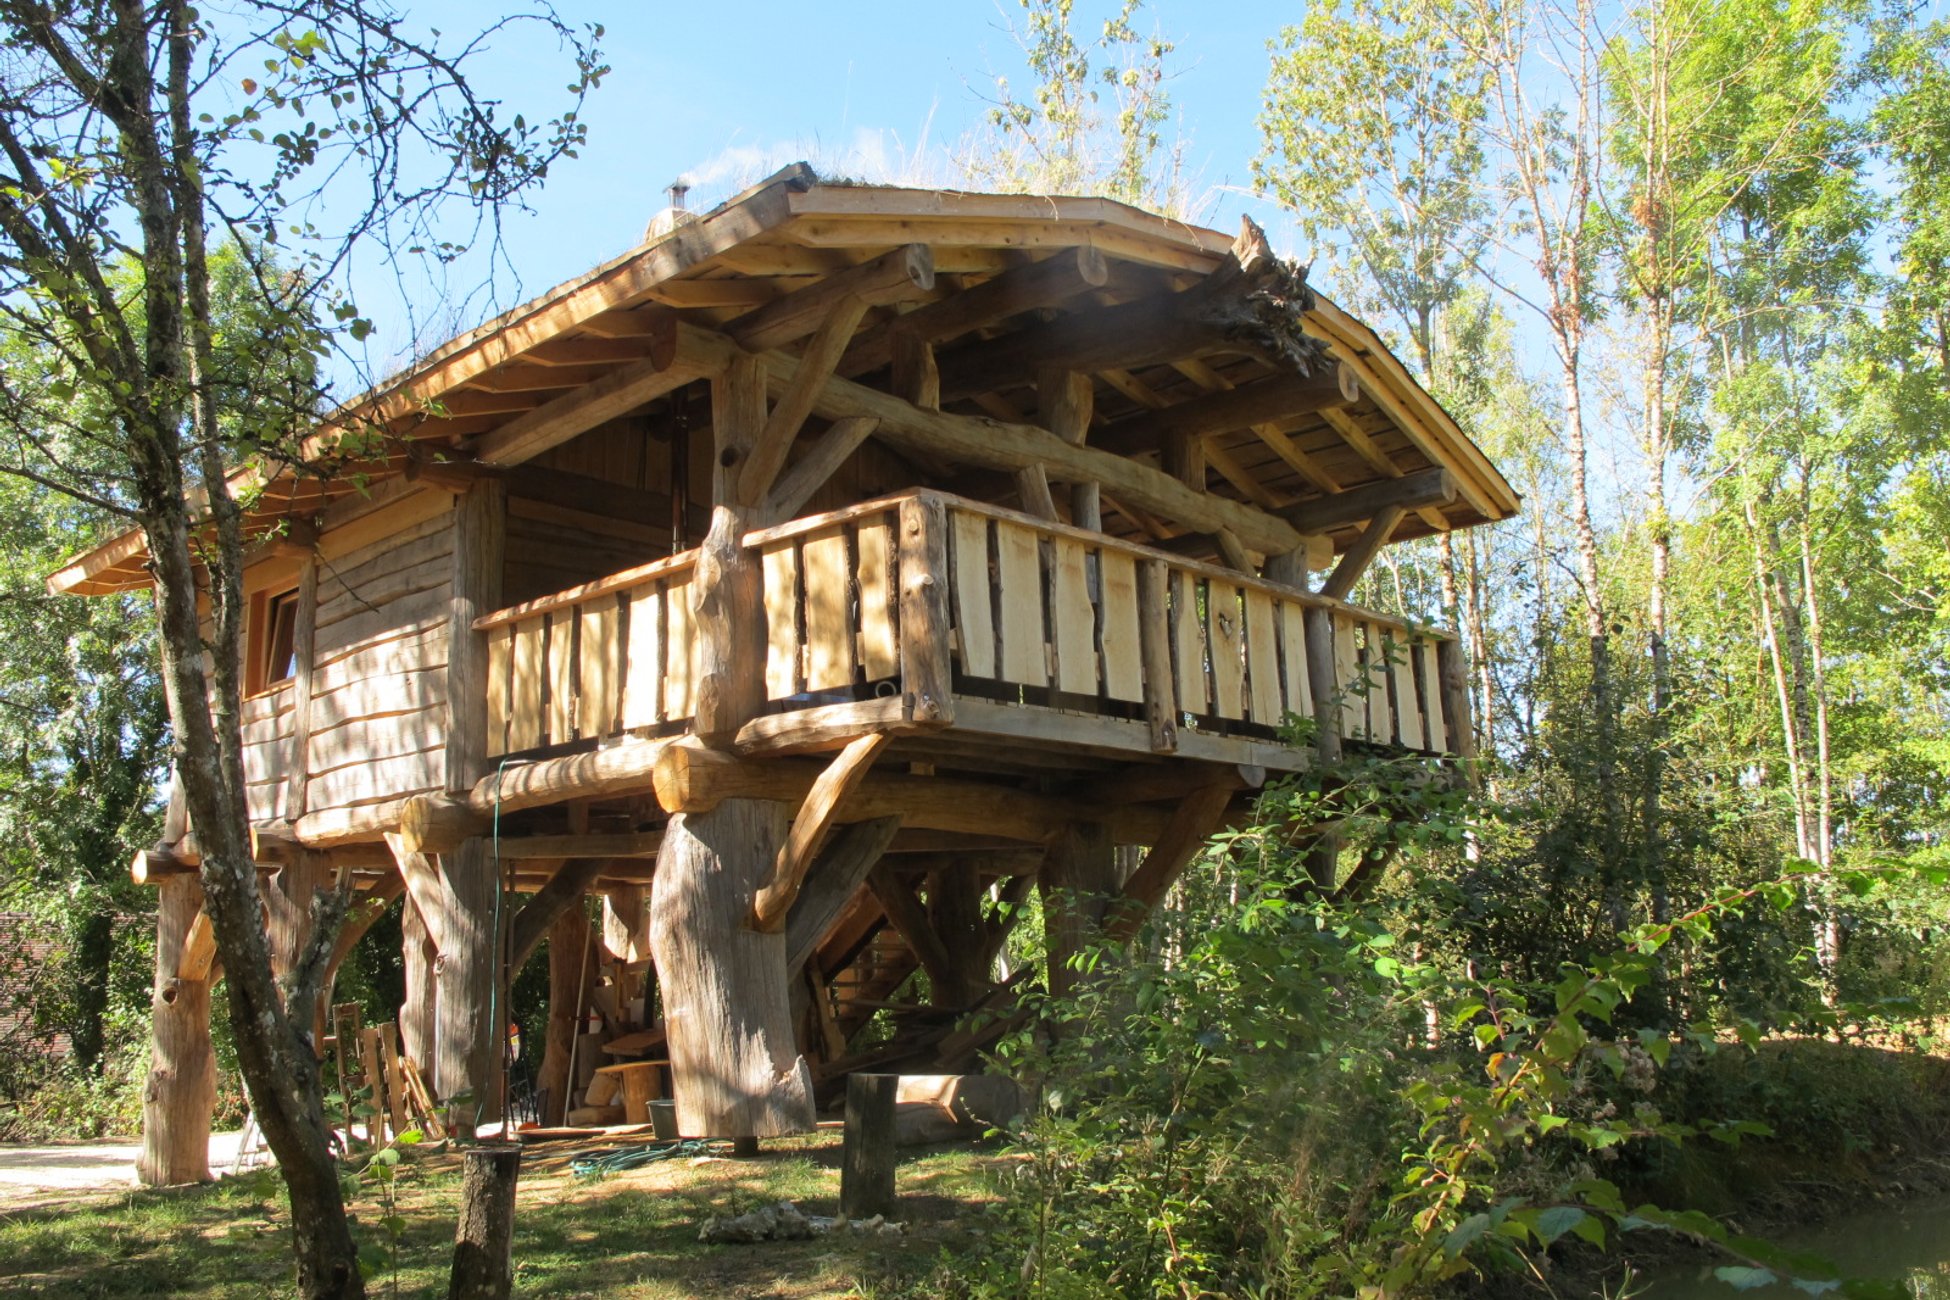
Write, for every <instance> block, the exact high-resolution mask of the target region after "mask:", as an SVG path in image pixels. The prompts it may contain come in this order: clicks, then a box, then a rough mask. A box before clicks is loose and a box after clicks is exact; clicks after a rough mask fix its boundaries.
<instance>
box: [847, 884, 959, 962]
mask: <svg viewBox="0 0 1950 1300" xmlns="http://www.w3.org/2000/svg"><path fill="white" fill-rule="evenodd" d="M867 888H868V889H871V890H872V891H873V896H874V898H875V900H877V901H878V902H879V904H880V906H881V910H883V911H885V912H886V913H887V920H888V922H889V923H890V924H891V925H892V926H893V927H894V929H895V931H896V932H898V933H899V934H900V937H901V938H902V939H903V940H905V941H906V943H907V946H908V947H909V948H911V949H913V950H914V956H915V957H916V959H918V960H919V961H920V963H921V969H922V970H924V971H926V972H927V973H928V979H929V980H931V981H933V982H934V984H935V985H936V986H937V987H945V986H946V985H948V984H951V983H952V982H953V981H954V962H953V961H952V960H951V959H950V958H949V956H948V950H947V948H945V947H944V946H943V945H942V943H941V937H940V936H939V935H937V934H936V933H935V932H934V927H933V926H932V925H930V924H929V923H928V912H927V909H926V908H924V907H922V906H921V900H920V899H918V898H916V897H915V896H914V891H913V890H911V889H909V888H908V887H907V882H906V881H904V880H902V879H901V878H900V877H899V876H897V875H895V874H894V873H893V872H892V871H890V870H889V869H888V867H887V863H886V860H885V859H882V860H881V861H880V862H879V863H877V864H875V866H874V868H873V870H871V871H869V872H868V873H867Z"/></svg>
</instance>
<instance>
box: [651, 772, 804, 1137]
mask: <svg viewBox="0 0 1950 1300" xmlns="http://www.w3.org/2000/svg"><path fill="white" fill-rule="evenodd" d="M785 828H786V810H785V807H784V805H782V804H778V803H773V802H770V801H768V800H762V799H727V800H725V801H724V802H723V803H721V804H719V805H718V806H717V807H716V808H714V809H712V810H711V811H710V812H706V813H693V814H684V815H679V816H676V817H672V818H671V819H670V825H669V827H668V828H667V829H666V830H665V832H664V842H663V849H662V852H661V853H660V854H659V855H658V858H657V873H656V877H655V881H654V883H653V884H652V886H651V901H650V947H651V951H652V952H653V953H654V954H655V957H656V963H657V978H658V981H659V984H660V986H661V990H662V994H663V1007H664V1027H665V1029H666V1031H667V1032H668V1034H669V1040H670V1063H671V1073H672V1076H673V1085H674V1087H673V1091H674V1093H675V1095H676V1101H677V1125H678V1130H679V1131H680V1132H682V1133H683V1134H685V1135H686V1136H690V1137H731V1138H738V1137H779V1136H783V1135H785V1134H788V1133H804V1132H807V1131H809V1130H811V1128H812V1127H813V1101H812V1075H811V1072H810V1071H809V1070H807V1068H806V1063H805V1059H804V1058H803V1057H801V1056H800V1055H799V1054H798V1052H797V1050H796V1049H795V1047H794V1045H793V1033H792V1011H791V1005H790V999H789V997H788V994H787V982H786V977H785V935H783V934H762V933H760V932H758V931H756V930H754V929H752V928H751V910H752V899H753V897H754V896H755V895H756V893H757V891H758V887H759V885H760V884H762V883H763V882H764V880H765V879H766V878H767V877H768V876H769V873H770V872H771V869H772V863H773V859H774V858H775V856H776V855H777V853H778V849H779V845H780V844H781V843H782V842H783V840H784V838H785Z"/></svg>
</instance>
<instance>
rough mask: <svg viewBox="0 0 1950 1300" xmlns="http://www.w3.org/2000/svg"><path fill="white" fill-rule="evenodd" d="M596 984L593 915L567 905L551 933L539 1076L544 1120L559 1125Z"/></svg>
mask: <svg viewBox="0 0 1950 1300" xmlns="http://www.w3.org/2000/svg"><path fill="white" fill-rule="evenodd" d="M595 985H596V951H595V943H594V940H593V939H592V937H591V935H590V931H589V914H588V913H587V912H585V911H583V909H582V907H581V906H580V905H578V906H574V907H569V908H565V909H563V911H562V913H561V915H559V916H557V917H556V918H555V922H554V924H553V925H551V926H550V927H549V931H548V1026H547V1028H546V1029H545V1030H544V1031H543V1035H542V1068H541V1069H540V1071H538V1072H537V1074H536V1076H535V1087H536V1090H537V1091H539V1092H540V1093H541V1095H542V1123H543V1124H560V1123H562V1122H563V1120H564V1117H565V1116H567V1114H568V1110H569V1093H570V1091H571V1090H572V1089H573V1087H574V1075H573V1074H572V1073H571V1066H572V1064H573V1062H572V1061H571V1059H570V1058H571V1057H572V1056H573V1055H574V1054H575V1042H576V1036H577V1035H578V1034H580V1033H581V1032H582V1023H583V1015H584V1012H585V1004H586V1003H587V1001H588V999H589V990H590V989H592V988H594V987H595Z"/></svg>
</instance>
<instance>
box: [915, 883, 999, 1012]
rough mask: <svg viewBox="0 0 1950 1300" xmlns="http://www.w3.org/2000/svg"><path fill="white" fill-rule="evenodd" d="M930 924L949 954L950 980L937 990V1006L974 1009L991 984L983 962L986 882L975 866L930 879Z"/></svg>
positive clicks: (985, 936) (985, 934)
mask: <svg viewBox="0 0 1950 1300" xmlns="http://www.w3.org/2000/svg"><path fill="white" fill-rule="evenodd" d="M928 920H929V922H930V923H931V924H932V925H933V927H934V933H935V935H936V936H937V937H938V938H939V939H940V940H941V943H942V946H943V947H944V948H946V949H947V954H948V972H949V979H948V981H947V983H946V984H944V985H941V986H939V987H937V988H936V989H935V990H934V1001H935V1004H936V1005H937V1006H943V1007H966V1006H972V1005H973V1004H974V1002H975V1000H976V999H977V998H979V997H981V995H982V994H983V993H985V992H987V991H988V988H989V983H990V981H989V978H988V975H989V972H988V966H987V963H986V962H985V961H984V960H983V950H984V948H985V946H986V944H985V940H986V939H987V938H988V927H987V924H986V918H985V917H984V916H983V915H982V878H981V876H980V874H979V873H978V872H977V871H976V869H975V864H974V863H973V862H970V861H968V860H966V859H963V860H960V861H954V862H949V863H947V864H944V865H943V866H942V867H940V868H939V869H938V870H936V871H935V872H934V873H933V875H931V876H930V877H929V879H928Z"/></svg>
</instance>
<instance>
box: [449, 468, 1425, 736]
mask: <svg viewBox="0 0 1950 1300" xmlns="http://www.w3.org/2000/svg"><path fill="white" fill-rule="evenodd" d="M904 503H905V504H906V505H907V506H908V509H909V510H910V511H912V510H914V509H922V510H925V511H926V512H928V516H929V518H930V519H931V520H932V521H933V524H932V527H934V528H937V529H939V531H940V533H941V535H942V536H943V537H944V539H945V545H944V546H941V547H937V548H935V549H933V550H932V551H928V550H925V549H923V550H921V551H916V550H914V549H912V548H910V549H909V550H908V551H907V552H905V562H906V563H908V564H909V565H914V564H926V563H929V561H927V560H924V559H916V558H915V556H916V555H930V554H931V555H933V556H936V557H942V556H945V571H943V572H939V573H933V574H930V575H928V576H929V577H931V578H932V580H933V581H934V582H935V583H938V584H943V588H944V590H945V591H946V592H947V593H948V610H949V615H950V625H949V628H948V630H947V632H946V634H945V635H946V639H947V644H946V645H945V646H942V645H932V646H917V645H916V644H914V638H916V637H920V636H929V637H935V638H939V637H941V636H942V633H940V632H937V631H934V630H933V628H932V625H930V624H927V623H926V622H925V621H922V622H919V623H916V622H915V619H914V616H913V615H912V614H909V615H907V616H905V617H904V616H903V612H902V605H901V600H900V592H901V591H902V589H903V585H904V582H905V581H906V580H907V579H911V578H913V577H915V576H916V575H913V574H905V575H904V574H902V573H901V572H900V567H901V564H902V563H903V558H904V553H903V548H902V547H901V546H900V545H899V541H898V538H899V529H900V521H901V511H902V507H903V504H904ZM746 542H747V544H748V545H751V546H753V547H755V548H756V549H757V550H758V552H759V555H760V557H761V561H762V564H763V570H764V599H765V612H766V621H767V632H768V646H767V654H766V661H765V683H766V693H767V696H768V698H769V700H770V701H771V708H772V709H773V710H775V711H781V712H783V711H790V710H793V709H800V708H810V707H815V706H820V705H827V704H834V703H839V702H844V701H849V700H864V699H872V698H874V697H876V696H897V695H899V694H900V693H901V691H902V688H903V685H904V683H903V681H902V675H903V662H904V658H903V652H904V651H906V652H907V653H908V655H909V656H910V657H911V656H912V655H913V653H914V652H916V651H917V650H919V651H923V652H926V653H928V654H930V655H932V656H943V655H945V656H946V657H947V659H948V661H949V663H950V664H951V667H952V677H953V692H954V695H955V697H956V699H958V700H967V701H969V702H970V704H971V705H972V704H974V703H975V702H977V701H981V702H984V703H983V705H982V707H981V709H980V712H981V714H982V716H984V717H987V718H989V719H991V720H992V719H994V718H996V717H997V716H998V715H997V714H996V713H995V711H994V708H995V706H997V705H1002V706H1008V707H1013V708H1019V709H1025V710H1035V711H1043V712H1061V713H1066V714H1072V715H1095V716H1096V717H1098V718H1102V719H1106V720H1121V721H1123V722H1125V723H1127V724H1129V725H1130V727H1131V728H1133V729H1136V730H1139V731H1141V732H1142V733H1143V734H1144V735H1145V736H1146V737H1147V738H1148V744H1147V746H1146V747H1148V748H1150V749H1151V750H1153V751H1156V752H1169V751H1170V750H1172V749H1174V748H1176V747H1177V746H1178V742H1179V740H1180V739H1181V738H1184V737H1188V736H1192V735H1197V736H1207V735H1214V736H1238V737H1242V738H1252V739H1255V740H1258V741H1261V742H1266V741H1271V740H1273V739H1274V738H1275V737H1276V734H1277V732H1276V729H1277V728H1279V727H1280V726H1281V725H1282V723H1283V722H1284V721H1285V720H1286V718H1287V717H1288V715H1296V716H1298V717H1301V718H1316V717H1318V720H1319V721H1320V724H1321V725H1323V726H1328V727H1332V728H1334V729H1335V730H1336V731H1337V732H1338V733H1339V734H1340V735H1341V736H1343V737H1346V738H1348V739H1351V740H1357V741H1367V742H1371V743H1376V744H1384V745H1395V746H1400V747H1403V748H1406V749H1409V750H1415V751H1421V752H1427V753H1432V754H1439V753H1445V752H1451V751H1453V750H1455V749H1456V748H1457V746H1456V745H1455V744H1454V742H1453V740H1452V736H1451V732H1450V726H1449V717H1448V713H1449V710H1448V709H1446V708H1445V706H1444V701H1445V699H1446V698H1448V696H1449V694H1450V693H1449V692H1446V691H1445V690H1444V687H1443V682H1442V673H1443V665H1442V663H1441V662H1440V658H1439V647H1440V646H1441V645H1442V643H1444V642H1445V641H1449V640H1451V638H1449V637H1447V636H1446V635H1444V634H1441V633H1437V632H1433V631H1430V630H1427V629H1423V628H1417V627H1414V626H1411V625H1410V624H1408V623H1405V622H1403V621H1401V620H1399V619H1395V618H1390V617H1388V616H1385V615H1381V614H1376V613H1373V612H1370V611H1367V610H1362V609H1359V608H1356V607H1353V606H1350V605H1347V604H1345V603H1343V602H1339V601H1334V600H1328V599H1325V598H1322V597H1318V596H1310V595H1306V594H1303V593H1301V592H1297V591H1295V590H1293V589H1291V588H1288V587H1285V586H1282V585H1280V584H1278V583H1273V582H1267V581H1263V580H1261V579H1257V578H1251V577H1247V576H1244V575H1242V574H1239V573H1236V572H1233V571H1231V570H1228V569H1223V568H1218V567H1215V566H1212V565H1206V564H1201V563H1198V562H1196V561H1191V560H1186V559H1183V558H1181V557H1178V556H1175V555H1171V554H1169V553H1167V552H1164V551H1159V550H1156V549H1153V548H1150V547H1145V546H1138V545H1134V544H1131V543H1128V542H1123V541H1119V540H1117V539H1115V538H1111V537H1107V536H1104V535H1102V534H1098V533H1091V532H1086V531H1084V530H1081V529H1076V528H1070V527H1067V526H1065V525H1062V524H1053V523H1048V522H1045V521H1042V520H1038V519H1035V518H1032V517H1030V516H1026V515H1022V514H1018V513H1015V512H1013V511H1009V510H1003V509H999V508H996V507H994V506H988V505H982V504H979V503H976V502H972V501H966V500H962V499H960V498H957V497H950V496H942V495H939V494H935V493H911V494H907V495H905V496H901V497H892V498H886V499H883V500H879V501H873V502H868V503H866V504H863V505H859V506H853V507H850V508H848V509H846V510H841V511H836V512H834V513H832V514H828V515H821V516H816V517H813V518H808V519H802V520H796V521H793V522H791V523H788V524H784V525H781V526H779V527H776V528H770V529H766V530H763V531H761V532H755V533H752V534H749V535H748V536H747V538H746ZM694 561H695V552H686V553H685V554H683V555H677V556H673V557H671V558H669V559H665V560H659V561H656V562H655V563H652V564H646V565H642V566H639V567H637V568H634V569H628V570H625V571H623V572H621V573H616V574H612V575H610V576H609V577H607V578H604V579H601V580H600V581H598V582H594V583H589V584H586V585H584V586H581V587H577V588H573V589H571V590H568V591H564V592H559V593H557V594H555V595H552V596H546V597H543V598H541V599H539V600H533V601H529V602H527V603H526V604H523V605H518V606H515V607H513V608H511V609H505V610H502V611H500V612H498V613H495V614H491V615H489V616H487V617H486V618H483V619H481V620H480V621H479V622H477V623H476V624H475V626H476V627H477V628H478V629H481V630H483V631H485V632H486V634H487V636H488V675H489V684H488V700H487V707H488V733H489V745H490V749H491V751H492V752H493V753H494V754H496V755H500V754H507V753H522V752H527V751H531V750H536V749H542V748H552V747H556V746H561V745H565V744H570V743H573V742H578V741H591V740H600V739H602V738H605V737H609V736H612V735H616V734H619V733H623V732H643V731H657V730H672V729H676V728H677V727H680V726H681V725H682V724H683V723H684V721H685V720H686V719H688V718H689V717H690V715H691V712H692V709H693V705H694V699H693V687H694V683H695V681H696V676H697V670H696V664H695V646H694V638H693V635H692V625H691V603H690V582H691V573H692V567H693V564H694ZM940 562H941V560H940V559H939V558H937V559H936V560H935V561H934V563H940ZM924 629H925V630H924ZM1323 671H1324V672H1325V673H1327V674H1328V681H1327V683H1326V689H1324V690H1317V689H1316V683H1315V678H1316V677H1318V676H1319V675H1320V674H1321V673H1322V672H1323ZM1323 706H1324V708H1325V714H1326V716H1324V717H1321V716H1319V715H1321V713H1322V709H1323ZM970 711H971V710H968V709H964V710H961V712H962V713H964V714H967V713H969V712H970ZM957 725H970V726H975V727H980V726H981V725H982V724H981V723H979V722H977V721H975V719H973V718H968V719H967V720H966V721H965V722H961V721H958V723H957Z"/></svg>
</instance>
